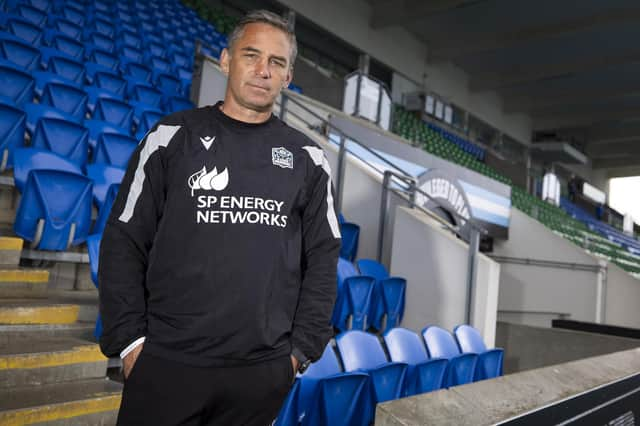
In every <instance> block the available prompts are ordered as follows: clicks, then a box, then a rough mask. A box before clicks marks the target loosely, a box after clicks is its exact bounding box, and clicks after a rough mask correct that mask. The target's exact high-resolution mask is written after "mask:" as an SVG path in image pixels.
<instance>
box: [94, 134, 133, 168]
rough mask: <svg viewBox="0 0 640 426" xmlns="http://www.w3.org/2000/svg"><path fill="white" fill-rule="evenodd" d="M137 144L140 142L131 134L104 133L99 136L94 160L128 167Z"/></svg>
mask: <svg viewBox="0 0 640 426" xmlns="http://www.w3.org/2000/svg"><path fill="white" fill-rule="evenodd" d="M137 146H138V142H137V141H136V140H135V139H133V138H132V137H130V136H126V135H121V134H118V133H102V134H101V135H100V136H99V137H98V141H97V144H96V149H95V152H94V154H93V162H94V163H102V164H108V165H110V166H115V167H120V168H123V169H126V168H127V164H129V159H130V158H131V155H132V154H133V151H135V149H136V147H137Z"/></svg>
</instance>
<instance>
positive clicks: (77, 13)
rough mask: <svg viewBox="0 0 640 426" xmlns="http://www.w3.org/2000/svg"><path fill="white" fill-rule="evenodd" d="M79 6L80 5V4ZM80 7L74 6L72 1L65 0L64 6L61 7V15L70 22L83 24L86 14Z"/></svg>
mask: <svg viewBox="0 0 640 426" xmlns="http://www.w3.org/2000/svg"><path fill="white" fill-rule="evenodd" d="M79 7H82V5H80V6H79ZM82 9H83V7H82ZM82 9H78V7H74V6H73V2H71V1H67V2H66V4H65V7H63V8H62V10H61V13H62V16H64V17H65V19H68V20H69V21H71V22H72V23H74V24H77V25H84V24H85V17H86V15H85V14H84V13H83V11H82Z"/></svg>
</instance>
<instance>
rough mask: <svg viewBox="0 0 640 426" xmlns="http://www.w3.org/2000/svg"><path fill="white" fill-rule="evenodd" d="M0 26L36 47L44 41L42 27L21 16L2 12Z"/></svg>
mask: <svg viewBox="0 0 640 426" xmlns="http://www.w3.org/2000/svg"><path fill="white" fill-rule="evenodd" d="M0 28H3V29H4V31H6V32H8V33H10V34H13V35H14V36H16V37H18V38H19V39H21V40H23V41H26V42H27V43H29V44H31V45H32V46H34V47H35V46H39V45H40V43H41V42H42V29H41V28H40V27H39V26H37V25H35V24H32V23H31V22H30V21H29V20H27V19H25V18H23V17H21V16H18V15H13V14H8V13H7V14H5V13H0Z"/></svg>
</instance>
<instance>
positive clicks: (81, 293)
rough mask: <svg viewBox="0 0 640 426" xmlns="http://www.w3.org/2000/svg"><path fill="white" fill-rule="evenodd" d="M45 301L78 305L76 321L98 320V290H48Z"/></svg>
mask: <svg viewBox="0 0 640 426" xmlns="http://www.w3.org/2000/svg"><path fill="white" fill-rule="evenodd" d="M47 300H48V301H49V302H51V303H61V304H70V305H78V307H79V309H78V321H94V322H95V320H96V318H98V290H97V289H96V288H95V287H93V288H91V289H89V290H62V289H56V288H53V289H52V288H49V291H48V292H47Z"/></svg>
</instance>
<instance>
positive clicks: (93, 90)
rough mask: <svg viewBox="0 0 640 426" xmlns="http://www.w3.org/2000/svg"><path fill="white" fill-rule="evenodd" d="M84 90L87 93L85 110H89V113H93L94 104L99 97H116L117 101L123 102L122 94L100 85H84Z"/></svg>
mask: <svg viewBox="0 0 640 426" xmlns="http://www.w3.org/2000/svg"><path fill="white" fill-rule="evenodd" d="M84 91H85V92H86V93H87V96H88V100H87V111H88V112H89V114H90V115H93V114H94V113H95V109H96V105H97V103H98V100H99V99H100V98H110V99H116V100H118V101H122V102H124V98H123V97H122V96H120V95H118V94H117V93H114V92H112V91H111V90H108V89H103V88H101V87H96V86H85V87H84ZM94 119H97V118H94Z"/></svg>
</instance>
